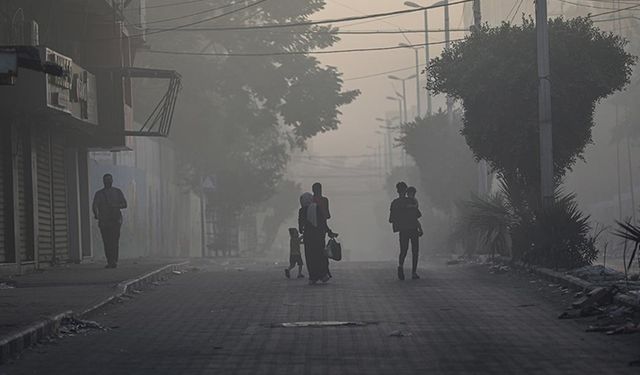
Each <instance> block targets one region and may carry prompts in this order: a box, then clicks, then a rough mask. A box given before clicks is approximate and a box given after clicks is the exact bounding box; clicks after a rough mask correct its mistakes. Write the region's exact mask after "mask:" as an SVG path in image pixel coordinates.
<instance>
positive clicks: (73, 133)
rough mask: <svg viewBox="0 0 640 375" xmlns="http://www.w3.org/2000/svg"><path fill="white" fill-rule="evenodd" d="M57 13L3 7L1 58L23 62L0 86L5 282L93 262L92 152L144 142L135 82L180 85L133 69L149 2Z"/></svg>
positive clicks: (67, 7)
mask: <svg viewBox="0 0 640 375" xmlns="http://www.w3.org/2000/svg"><path fill="white" fill-rule="evenodd" d="M51 4H52V5H51V6H43V5H42V2H41V1H37V0H20V1H18V0H7V1H3V2H2V4H0V8H1V10H2V15H3V16H2V17H4V18H0V56H11V54H13V55H15V56H17V58H16V61H17V70H16V71H15V72H13V74H11V76H10V77H9V76H7V75H4V76H3V77H2V83H3V84H4V85H2V86H0V110H1V111H2V120H1V121H0V142H1V145H0V212H1V213H2V215H1V216H0V272H11V273H14V272H24V271H28V270H29V269H35V268H42V267H47V266H50V265H54V264H58V263H65V262H80V261H82V260H84V259H86V258H91V257H93V256H94V247H92V245H91V243H92V229H91V215H90V205H89V203H90V198H91V192H92V187H91V186H92V185H91V184H90V181H91V183H94V181H93V180H94V179H95V178H96V177H95V176H93V175H92V171H93V169H91V168H90V162H93V159H91V158H89V151H91V150H107V151H110V152H111V151H118V150H130V149H131V147H130V146H131V137H127V135H128V134H133V135H144V134H143V133H144V132H140V131H136V129H135V128H134V123H133V104H132V103H133V100H132V95H133V92H132V88H131V86H132V84H131V82H132V79H133V78H134V77H139V76H146V75H154V74H155V75H158V74H159V75H160V76H161V78H171V79H172V80H173V79H176V78H177V77H179V76H177V74H175V72H166V71H159V72H150V71H149V70H138V69H136V68H133V65H134V60H135V56H136V52H137V51H138V50H139V49H140V48H141V47H143V46H144V43H145V36H144V8H145V3H144V0H131V1H124V0H96V1H81V0H58V1H56V2H55V4H54V2H51ZM54 5H55V6H54ZM125 14H126V17H125V16H124V15H125ZM9 60H10V57H9ZM151 73H154V74H151ZM172 82H173V81H172ZM173 100H174V101H173V103H169V105H171V104H175V98H173ZM162 125H164V124H162ZM155 135H157V134H155ZM163 135H166V134H163ZM115 158H117V157H114V159H115ZM94 237H95V236H94Z"/></svg>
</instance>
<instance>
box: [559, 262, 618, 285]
mask: <svg viewBox="0 0 640 375" xmlns="http://www.w3.org/2000/svg"><path fill="white" fill-rule="evenodd" d="M567 274H569V275H571V276H575V277H578V278H580V279H583V280H586V281H589V282H592V283H597V282H601V281H618V280H623V279H624V273H622V272H620V271H617V270H614V269H613V268H608V267H605V266H603V265H600V264H598V265H592V266H584V267H581V268H577V269H574V270H571V271H569V272H567Z"/></svg>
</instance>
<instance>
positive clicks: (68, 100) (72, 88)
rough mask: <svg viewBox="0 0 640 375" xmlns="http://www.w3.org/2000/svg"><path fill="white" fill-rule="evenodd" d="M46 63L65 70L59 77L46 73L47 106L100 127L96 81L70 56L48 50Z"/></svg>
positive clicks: (46, 49)
mask: <svg viewBox="0 0 640 375" xmlns="http://www.w3.org/2000/svg"><path fill="white" fill-rule="evenodd" d="M44 52H45V55H46V60H47V61H49V62H52V63H55V64H57V65H59V66H61V67H62V69H63V71H64V74H63V75H62V76H60V77H56V76H53V75H49V74H47V106H48V107H49V108H52V109H56V110H58V111H62V112H66V113H68V114H70V115H71V116H73V117H74V118H76V119H78V120H81V121H83V122H87V123H90V124H94V125H97V124H98V101H97V95H96V92H97V91H96V78H95V76H94V75H93V74H91V73H89V72H88V71H86V70H85V69H83V68H82V67H81V66H79V65H78V64H76V63H74V62H73V60H71V59H70V58H69V57H66V56H64V55H62V54H59V53H57V52H55V51H53V50H50V49H48V48H45V51H44Z"/></svg>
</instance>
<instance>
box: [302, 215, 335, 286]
mask: <svg viewBox="0 0 640 375" xmlns="http://www.w3.org/2000/svg"><path fill="white" fill-rule="evenodd" d="M317 214H318V216H319V217H318V220H317V223H318V226H317V227H316V226H314V225H313V224H311V223H310V222H309V220H307V207H302V208H300V210H299V211H298V227H299V228H298V229H299V230H300V232H301V233H302V236H303V238H304V256H305V259H306V261H307V271H308V272H309V280H311V281H318V280H321V279H322V278H324V277H325V276H327V275H328V272H329V269H328V259H327V257H326V256H325V254H324V247H325V239H326V234H327V224H326V219H325V220H323V217H322V214H321V212H320V210H318V211H317Z"/></svg>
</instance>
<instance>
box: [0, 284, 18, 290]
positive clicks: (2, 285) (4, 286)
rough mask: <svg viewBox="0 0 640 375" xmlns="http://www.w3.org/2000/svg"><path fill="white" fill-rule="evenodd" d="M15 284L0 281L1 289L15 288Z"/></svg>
mask: <svg viewBox="0 0 640 375" xmlns="http://www.w3.org/2000/svg"><path fill="white" fill-rule="evenodd" d="M14 288H15V286H13V285H11V284H8V283H0V289H14Z"/></svg>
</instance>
